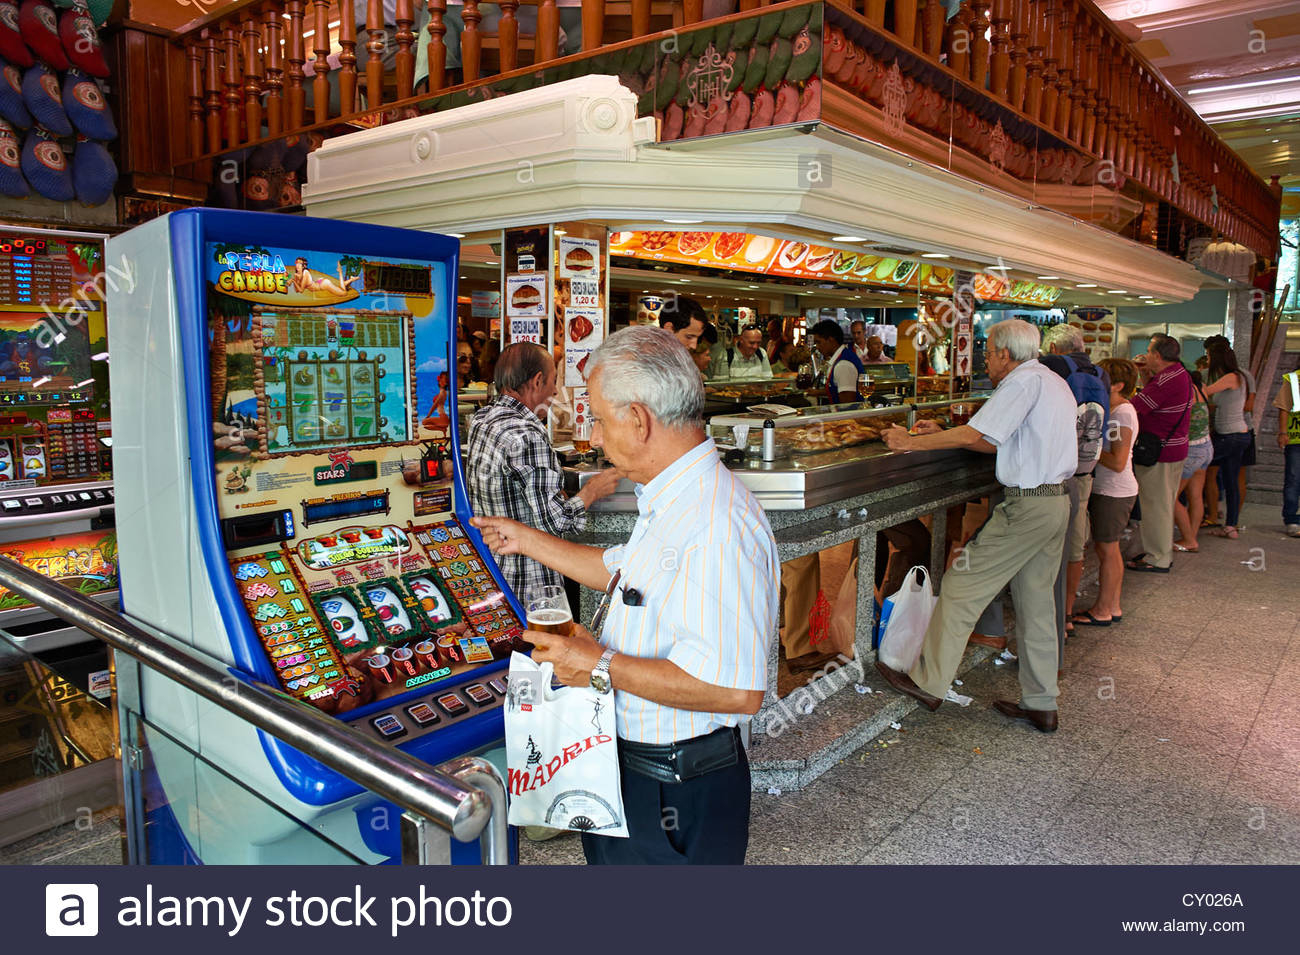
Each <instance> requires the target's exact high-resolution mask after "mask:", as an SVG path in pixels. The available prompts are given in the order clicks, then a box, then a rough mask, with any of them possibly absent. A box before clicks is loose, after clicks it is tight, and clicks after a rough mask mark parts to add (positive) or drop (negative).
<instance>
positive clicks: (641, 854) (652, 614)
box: [472, 327, 777, 865]
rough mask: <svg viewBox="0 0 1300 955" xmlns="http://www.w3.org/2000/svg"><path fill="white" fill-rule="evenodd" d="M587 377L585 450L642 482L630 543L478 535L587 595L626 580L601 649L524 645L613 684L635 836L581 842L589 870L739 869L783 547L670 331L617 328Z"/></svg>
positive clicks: (487, 521)
mask: <svg viewBox="0 0 1300 955" xmlns="http://www.w3.org/2000/svg"><path fill="white" fill-rule="evenodd" d="M588 367H589V373H590V377H589V379H588V382H587V387H588V389H589V390H590V396H591V408H592V413H593V416H594V418H593V420H594V422H595V430H594V431H593V433H592V436H591V443H592V445H593V446H599V447H603V448H604V449H605V454H606V456H607V457H608V458H609V459H610V460H611V461H612V462H614V464H616V465H618V466H619V467H622V468H626V469H627V476H628V477H629V478H630V479H631V480H633V481H635V482H636V483H637V485H639V486H638V489H637V490H638V509H639V513H638V515H637V521H636V526H635V527H634V528H633V529H632V534H631V537H630V538H629V539H628V542H627V544H625V545H622V546H616V547H611V548H609V549H607V550H602V549H601V548H599V547H590V546H587V545H585V544H578V543H573V542H571V541H565V540H560V539H559V538H556V537H552V536H550V535H548V534H545V533H542V532H540V531H536V530H533V529H531V528H527V527H523V526H521V525H519V524H517V523H515V522H513V521H510V520H507V519H504V518H500V517H488V516H480V517H475V518H473V521H472V523H473V524H474V526H475V527H478V528H480V529H481V530H482V531H483V540H484V542H485V543H486V544H487V546H488V547H489V548H491V549H492V550H493V551H494V552H495V553H498V554H507V555H527V556H528V557H531V558H533V559H535V560H538V561H541V562H543V563H545V564H547V565H548V566H551V567H556V568H561V567H562V568H564V572H565V573H567V574H569V575H571V576H572V577H574V578H575V579H576V580H579V581H581V582H582V583H583V584H585V585H586V586H588V587H590V588H592V589H594V590H605V589H606V587H607V586H608V585H609V582H610V578H611V575H612V574H614V572H615V571H618V572H620V577H619V582H620V583H621V586H619V587H618V588H616V589H615V590H614V591H613V597H612V599H611V600H610V603H609V612H608V616H607V617H606V619H605V624H604V627H603V628H602V632H601V633H600V635H599V641H600V642H597V638H596V637H593V636H592V634H591V633H590V632H588V631H587V630H586V629H585V628H584V627H581V626H575V627H574V628H573V630H572V632H571V633H570V634H569V635H568V636H560V635H557V634H549V633H538V632H534V631H531V630H530V631H528V632H527V633H526V635H525V638H526V639H527V640H529V641H530V642H531V643H533V644H534V645H535V646H536V648H537V649H536V650H535V651H534V653H533V658H534V659H535V660H539V661H546V662H550V663H552V664H554V666H555V675H556V677H557V678H558V679H559V680H560V681H561V682H563V683H565V684H567V685H569V686H582V685H591V686H593V687H596V688H597V689H598V690H601V689H602V687H607V686H609V685H612V687H613V704H614V711H615V714H616V718H617V725H618V755H619V763H620V769H621V782H622V789H623V806H624V809H625V810H626V813H627V823H628V832H629V838H627V839H615V838H611V837H609V836H602V835H597V834H594V833H583V836H582V847H583V851H584V852H585V853H586V856H587V861H588V862H589V863H592V864H597V863H605V864H633V863H635V864H647V863H662V864H682V863H695V864H699V863H713V864H730V865H739V864H741V863H743V862H744V861H745V849H746V846H747V845H748V842H749V807H750V775H749V763H748V761H747V759H746V757H745V750H744V747H743V746H742V745H741V742H740V733H739V730H738V727H739V726H740V725H741V724H742V723H744V722H745V721H747V720H748V719H749V718H750V716H752V715H753V714H754V713H756V712H758V708H759V706H760V705H761V704H762V702H763V693H764V691H765V689H766V687H767V648H768V647H769V646H770V644H771V640H772V637H773V636H774V635H775V631H776V612H777V584H776V578H777V556H776V541H775V540H774V539H773V537H772V531H771V528H770V527H769V526H768V523H767V517H766V515H765V514H764V513H763V508H762V507H761V506H760V505H759V503H758V502H757V501H756V500H755V499H754V496H753V494H751V493H750V491H749V489H748V488H746V487H745V485H744V484H743V483H742V482H741V481H740V480H739V479H738V478H737V477H736V476H735V475H734V474H732V473H731V472H730V471H728V470H727V468H726V467H724V466H723V464H722V461H721V460H720V459H719V457H718V453H717V449H716V448H715V447H714V444H713V440H712V439H711V438H709V437H707V436H706V435H705V432H704V426H703V421H702V418H701V412H702V409H703V405H704V386H703V383H702V382H701V381H700V377H699V375H698V373H697V372H696V369H695V367H694V365H692V363H691V360H690V356H689V354H688V353H687V352H686V350H685V349H684V348H682V347H681V345H680V343H678V342H677V341H676V340H674V338H673V336H672V335H671V334H669V333H668V332H666V331H664V330H663V329H659V328H645V327H634V328H625V329H623V330H622V331H618V332H615V333H614V334H613V335H611V336H610V337H609V338H607V339H606V340H605V342H604V344H602V345H601V346H600V347H599V348H597V349H596V351H594V352H593V353H592V356H591V360H590V362H589V366H588ZM479 513H480V514H493V513H495V512H493V511H480V512H479ZM602 692H603V691H602Z"/></svg>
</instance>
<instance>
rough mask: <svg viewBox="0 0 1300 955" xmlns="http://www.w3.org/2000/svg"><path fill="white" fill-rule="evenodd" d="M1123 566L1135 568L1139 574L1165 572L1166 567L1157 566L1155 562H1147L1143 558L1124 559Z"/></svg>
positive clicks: (1167, 569) (1167, 571) (1167, 570)
mask: <svg viewBox="0 0 1300 955" xmlns="http://www.w3.org/2000/svg"><path fill="white" fill-rule="evenodd" d="M1124 566H1125V567H1127V568H1128V569H1129V570H1135V571H1137V572H1138V573H1139V574H1167V573H1169V568H1168V567H1157V566H1156V565H1155V564H1148V563H1147V562H1146V561H1145V560H1130V561H1125V562H1124Z"/></svg>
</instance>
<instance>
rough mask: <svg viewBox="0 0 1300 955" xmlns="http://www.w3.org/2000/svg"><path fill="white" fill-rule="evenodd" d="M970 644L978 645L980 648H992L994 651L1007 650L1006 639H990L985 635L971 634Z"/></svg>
mask: <svg viewBox="0 0 1300 955" xmlns="http://www.w3.org/2000/svg"><path fill="white" fill-rule="evenodd" d="M970 642H971V643H978V644H979V645H980V646H982V647H992V648H993V649H994V650H1005V649H1006V648H1007V638H1006V637H990V636H989V635H988V634H986V633H972V634H971V635H970Z"/></svg>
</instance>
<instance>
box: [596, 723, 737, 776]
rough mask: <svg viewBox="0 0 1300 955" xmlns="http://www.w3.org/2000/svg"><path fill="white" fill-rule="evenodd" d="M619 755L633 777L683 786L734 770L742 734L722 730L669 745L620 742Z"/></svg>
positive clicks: (726, 729) (726, 728)
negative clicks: (718, 772) (637, 774)
mask: <svg viewBox="0 0 1300 955" xmlns="http://www.w3.org/2000/svg"><path fill="white" fill-rule="evenodd" d="M618 755H619V759H620V760H622V762H623V765H624V766H625V767H626V768H627V769H630V770H631V771H632V772H634V773H640V774H641V775H642V776H649V777H650V778H651V779H657V780H659V782H661V783H682V782H685V781H686V780H688V779H695V778H696V777H697V776H703V775H704V774H705V773H711V772H713V771H714V770H716V769H726V768H727V767H728V766H735V765H736V763H738V762H739V761H740V730H739V729H738V728H737V727H735V726H723V727H721V728H720V729H716V730H714V731H713V732H712V733H706V734H705V735H703V736H696V737H694V738H693V739H684V740H679V741H678V742H676V743H668V744H666V745H659V744H655V743H634V742H632V741H631V740H626V739H621V738H620V739H619V741H618Z"/></svg>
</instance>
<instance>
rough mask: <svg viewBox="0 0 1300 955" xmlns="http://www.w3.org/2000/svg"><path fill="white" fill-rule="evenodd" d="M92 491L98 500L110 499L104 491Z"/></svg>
mask: <svg viewBox="0 0 1300 955" xmlns="http://www.w3.org/2000/svg"><path fill="white" fill-rule="evenodd" d="M90 493H91V494H93V495H94V496H95V500H97V501H103V500H107V499H108V495H107V494H105V493H104V492H103V491H91V492H90Z"/></svg>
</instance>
